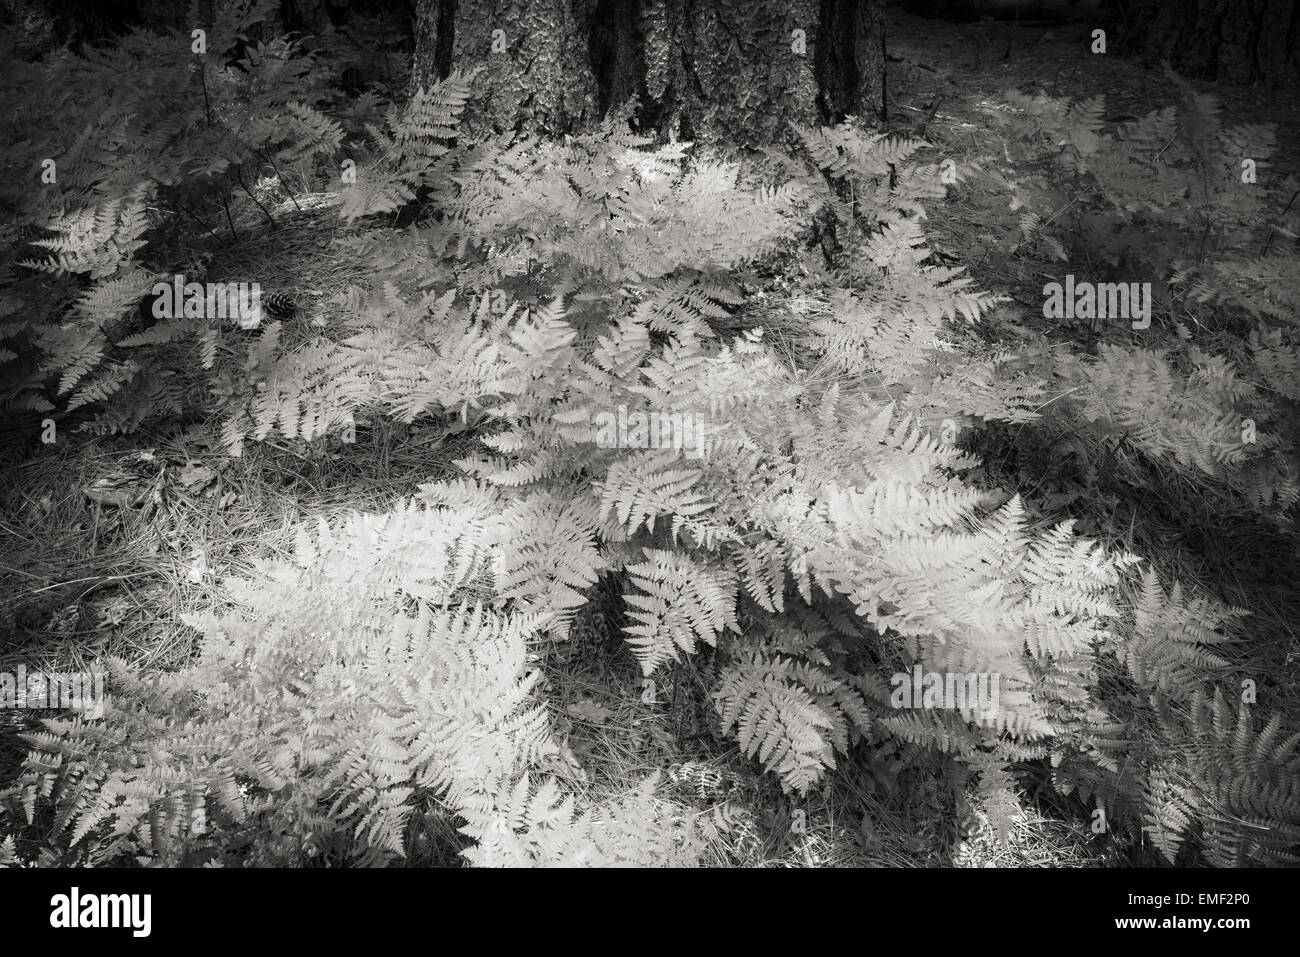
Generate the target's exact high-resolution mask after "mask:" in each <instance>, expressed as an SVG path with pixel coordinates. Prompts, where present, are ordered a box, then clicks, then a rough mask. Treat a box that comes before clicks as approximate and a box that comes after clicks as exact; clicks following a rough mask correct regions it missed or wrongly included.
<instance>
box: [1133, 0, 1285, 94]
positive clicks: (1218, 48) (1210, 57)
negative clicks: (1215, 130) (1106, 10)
mask: <svg viewBox="0 0 1300 957" xmlns="http://www.w3.org/2000/svg"><path fill="white" fill-rule="evenodd" d="M1120 27H1121V29H1120V35H1121V38H1122V39H1123V40H1124V41H1125V46H1126V47H1128V48H1132V49H1135V50H1137V51H1139V52H1140V53H1142V54H1144V55H1145V56H1146V57H1147V58H1148V59H1150V60H1153V61H1160V60H1168V61H1169V62H1170V63H1171V64H1172V65H1173V67H1174V69H1176V70H1177V71H1178V72H1179V73H1183V74H1186V75H1189V76H1197V77H1202V78H1204V79H1214V80H1226V81H1228V82H1231V83H1260V84H1265V85H1268V86H1273V87H1283V86H1293V85H1294V84H1296V83H1297V82H1300V4H1297V3H1296V2H1295V0H1129V2H1128V3H1126V4H1125V6H1124V18H1123V19H1121V21H1120Z"/></svg>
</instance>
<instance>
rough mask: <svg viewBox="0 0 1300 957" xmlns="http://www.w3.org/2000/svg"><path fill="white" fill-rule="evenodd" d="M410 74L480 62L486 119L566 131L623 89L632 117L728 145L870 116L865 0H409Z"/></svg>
mask: <svg viewBox="0 0 1300 957" xmlns="http://www.w3.org/2000/svg"><path fill="white" fill-rule="evenodd" d="M415 21H416V22H415V33H416V44H415V56H414V63H413V70H412V78H411V86H412V88H413V89H414V88H418V87H420V86H428V85H430V84H431V83H433V82H435V81H436V80H438V79H441V78H442V77H445V76H446V75H447V73H448V72H449V71H450V70H452V69H468V68H470V67H472V66H476V65H478V66H480V67H481V72H480V73H479V77H478V81H477V82H476V90H477V92H478V95H477V96H476V100H475V104H474V109H475V110H476V111H478V112H477V117H478V118H479V119H480V120H481V121H482V122H483V123H484V124H485V125H487V126H488V127H490V128H492V129H493V130H496V131H505V130H521V131H535V132H548V133H568V132H573V131H575V130H579V129H583V128H585V127H587V126H589V125H591V124H592V123H594V122H597V121H598V120H599V119H600V118H601V117H603V116H604V115H606V113H608V112H609V111H610V110H611V109H615V108H617V107H620V106H622V105H623V104H624V103H626V102H628V100H630V99H631V98H633V97H635V98H636V100H637V103H638V106H639V110H638V112H637V114H636V119H637V121H638V122H639V124H640V126H641V128H642V129H643V130H647V131H654V132H656V133H659V134H661V135H673V136H677V137H679V138H681V139H689V140H706V141H707V140H719V141H723V142H727V143H731V144H734V145H739V146H755V145H758V144H762V143H770V142H774V141H775V140H777V139H779V138H780V137H782V136H783V135H784V134H785V131H786V129H787V127H788V123H789V122H790V121H794V122H798V123H806V124H813V123H817V122H820V121H824V120H838V119H841V118H842V117H844V116H845V115H848V114H856V115H859V116H863V117H864V118H867V119H869V120H871V119H875V118H877V117H878V115H879V112H880V109H881V95H882V88H883V75H884V73H883V71H884V59H885V58H884V51H883V46H882V37H883V31H884V18H883V14H882V9H881V4H880V2H879V0H417V2H416V11H415Z"/></svg>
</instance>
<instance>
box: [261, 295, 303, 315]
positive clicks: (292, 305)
mask: <svg viewBox="0 0 1300 957" xmlns="http://www.w3.org/2000/svg"><path fill="white" fill-rule="evenodd" d="M262 311H263V312H265V313H266V314H267V315H268V316H270V317H271V318H272V319H288V318H289V317H290V316H292V315H293V314H294V313H295V312H297V311H298V304H297V303H296V302H294V299H293V296H291V295H290V294H289V293H287V292H273V293H270V294H269V295H266V296H263V297H262Z"/></svg>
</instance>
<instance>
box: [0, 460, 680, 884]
mask: <svg viewBox="0 0 1300 957" xmlns="http://www.w3.org/2000/svg"><path fill="white" fill-rule="evenodd" d="M425 497H426V499H427V501H416V502H412V503H408V505H407V506H405V507H404V508H402V509H400V510H398V511H395V512H393V513H390V514H387V515H383V516H352V517H350V518H347V519H346V520H344V521H342V522H339V523H336V524H335V525H333V526H330V525H328V524H325V523H321V524H320V525H319V527H318V528H316V529H314V530H313V529H308V528H301V529H299V531H298V535H297V546H296V549H295V554H294V557H293V560H292V561H273V562H268V563H264V564H263V565H262V566H261V567H260V568H258V569H257V575H256V577H254V578H249V579H241V580H238V581H232V582H231V583H230V589H231V594H232V597H233V598H234V599H235V600H236V602H237V604H236V606H235V607H233V608H231V609H230V610H228V611H225V612H221V613H211V614H205V615H201V616H197V617H195V618H193V619H191V620H190V624H191V625H193V626H194V627H195V628H196V629H198V630H199V632H200V633H201V634H202V636H203V641H202V645H201V649H200V656H199V659H198V661H197V662H196V663H195V664H194V665H192V666H191V667H188V668H186V669H184V670H182V671H180V672H178V673H175V674H166V675H155V676H150V677H139V676H136V675H134V674H133V673H132V671H131V670H130V669H129V668H127V667H125V666H124V665H122V664H121V663H119V664H118V666H117V667H115V668H114V674H113V677H112V684H113V686H114V687H115V689H116V694H115V696H114V699H113V706H112V709H111V711H110V713H109V714H108V715H107V716H106V717H105V719H104V720H103V721H102V722H83V721H80V720H51V721H49V722H47V724H48V730H46V731H43V732H41V733H38V734H35V735H33V736H31V738H30V740H31V744H32V752H31V755H30V757H29V760H28V770H27V772H26V774H25V776H24V779H23V780H22V781H20V782H19V785H18V787H17V788H16V789H14V790H13V791H12V792H11V794H10V799H11V802H12V804H13V806H14V811H15V813H25V815H26V818H27V820H28V822H30V823H32V824H34V825H39V826H40V827H41V828H43V829H45V830H44V837H43V843H44V845H45V846H46V847H47V848H48V849H51V854H52V853H53V852H54V850H58V851H59V852H60V854H61V855H63V856H59V855H54V857H53V858H51V854H47V861H49V860H51V859H53V860H66V861H81V862H87V863H91V864H96V863H102V864H112V863H121V862H126V861H131V860H149V861H152V862H156V863H163V864H200V863H206V864H219V865H220V864H226V865H241V866H247V865H257V864H299V865H301V864H307V863H312V862H319V863H324V864H342V863H353V864H359V865H368V864H378V863H384V862H387V861H391V860H394V859H396V858H404V857H408V856H410V855H412V854H417V855H423V858H424V859H425V860H428V859H430V858H431V857H433V858H435V859H436V857H437V855H438V854H439V853H442V854H443V855H444V856H445V854H446V853H447V851H448V848H451V849H453V850H454V849H456V848H457V847H458V845H459V844H460V843H462V842H463V843H466V844H468V849H467V851H466V853H467V856H468V857H469V859H470V860H471V861H472V862H474V863H478V864H488V865H517V864H575V863H589V864H592V865H602V864H604V865H608V864H649V863H653V864H665V863H673V862H685V861H688V860H690V858H691V856H692V854H694V853H698V848H696V847H695V845H694V844H693V843H692V842H693V836H692V835H693V832H692V830H691V828H690V826H689V822H688V821H686V820H684V819H681V818H678V819H676V820H675V821H674V820H673V819H670V815H669V811H670V808H669V807H668V806H667V805H665V804H664V803H663V802H661V801H658V800H657V799H656V798H655V797H654V793H653V792H654V781H653V780H649V781H647V783H646V785H645V786H644V787H642V788H640V789H639V790H637V791H635V792H633V793H631V794H629V795H627V796H626V797H625V798H624V799H622V800H621V801H620V802H617V803H616V805H615V806H605V807H590V806H585V805H584V804H583V802H582V801H581V799H580V797H579V796H578V795H576V794H574V793H573V792H572V789H571V788H570V787H568V786H567V785H565V784H563V783H562V782H560V781H559V780H557V779H555V778H554V777H552V776H550V775H546V774H541V773H538V772H537V770H536V767H537V765H538V764H539V763H540V762H541V760H542V759H543V758H545V757H546V756H547V755H550V754H552V753H554V751H555V750H556V744H555V740H554V738H553V734H552V731H551V728H550V724H549V721H548V718H547V715H546V711H545V709H544V708H543V707H542V706H541V704H540V703H539V702H538V701H537V699H536V697H535V696H534V695H533V694H532V693H531V692H532V689H533V687H534V685H535V683H536V681H537V679H538V677H539V674H538V672H537V671H536V670H535V669H530V668H529V667H528V665H527V648H528V643H529V642H530V641H531V640H532V639H533V637H534V635H535V632H536V630H537V627H538V625H539V623H540V621H541V618H540V616H539V615H538V614H536V613H535V612H533V611H529V610H525V608H524V607H523V606H522V605H521V604H519V603H517V602H513V601H511V599H513V598H514V597H515V592H517V589H515V590H513V591H512V589H511V582H512V581H513V580H514V579H516V578H517V577H518V576H517V573H516V572H515V571H514V570H513V569H512V567H511V565H510V563H509V562H506V563H495V562H493V561H492V560H491V555H490V552H489V549H487V548H486V541H487V539H488V538H490V537H491V536H490V535H484V534H482V533H483V532H485V531H486V530H487V529H489V528H490V527H491V526H493V525H499V526H503V527H501V528H500V531H501V533H502V534H503V535H505V534H510V535H518V534H520V529H521V528H529V529H530V530H531V528H533V527H534V526H533V525H531V524H530V523H529V522H528V521H526V518H527V516H523V515H516V516H514V517H513V518H511V517H503V516H502V515H501V513H499V512H496V511H495V510H494V502H493V496H492V494H491V492H490V490H483V489H475V488H473V487H472V486H455V487H437V488H435V487H430V488H428V489H427V490H426V496H425ZM430 503H437V504H430ZM447 505H455V506H457V507H455V508H448V507H445V506H447ZM504 526H509V528H508V529H507V528H506V527H504ZM494 569H497V571H494ZM488 605H495V606H497V607H496V608H490V607H487V606H488ZM507 605H508V606H510V607H508V608H507V607H506V606H507ZM457 831H459V832H460V834H461V835H463V837H462V838H461V839H460V840H459V841H454V840H452V839H451V838H452V837H454V835H455V834H456V832H457Z"/></svg>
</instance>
